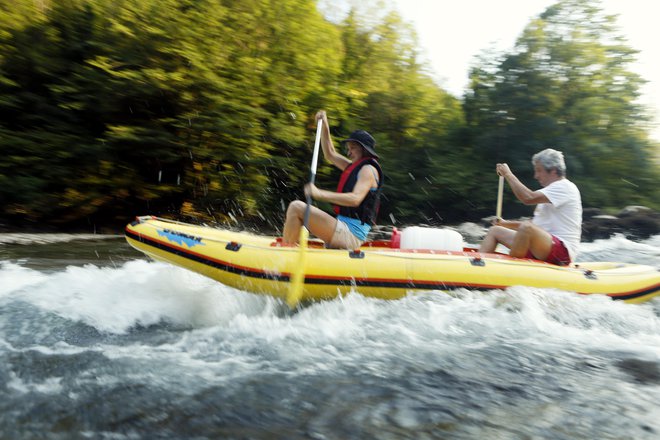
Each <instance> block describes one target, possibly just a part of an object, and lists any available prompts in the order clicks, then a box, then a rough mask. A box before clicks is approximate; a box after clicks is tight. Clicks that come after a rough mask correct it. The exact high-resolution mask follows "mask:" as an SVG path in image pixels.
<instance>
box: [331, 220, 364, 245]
mask: <svg viewBox="0 0 660 440" xmlns="http://www.w3.org/2000/svg"><path fill="white" fill-rule="evenodd" d="M361 244H362V241H361V240H360V239H359V238H357V237H356V236H355V235H353V233H352V232H351V231H350V229H348V225H347V224H346V223H344V222H341V221H339V220H337V226H336V227H335V233H334V234H333V235H332V240H330V243H328V247H331V248H335V249H348V250H351V251H352V250H355V249H359V247H360V245H361Z"/></svg>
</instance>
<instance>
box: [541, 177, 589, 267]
mask: <svg viewBox="0 0 660 440" xmlns="http://www.w3.org/2000/svg"><path fill="white" fill-rule="evenodd" d="M539 191H541V192H542V193H543V194H545V196H546V197H547V198H548V200H550V203H540V204H538V205H536V210H534V219H533V220H532V221H533V223H534V224H535V225H537V226H540V227H542V228H543V229H545V230H546V231H548V232H549V233H550V234H552V235H554V236H555V237H557V238H559V239H560V240H561V241H562V242H563V243H564V245H565V246H566V249H567V250H568V253H569V255H570V257H571V261H575V256H576V255H577V253H578V247H579V245H580V237H581V236H582V198H581V197H580V190H579V189H578V188H577V186H575V184H574V183H573V182H571V181H570V180H568V179H565V178H564V179H560V180H557V181H555V182H552V183H551V184H550V185H548V186H546V187H545V188H541V189H540V190H539Z"/></svg>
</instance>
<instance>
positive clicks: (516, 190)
mask: <svg viewBox="0 0 660 440" xmlns="http://www.w3.org/2000/svg"><path fill="white" fill-rule="evenodd" d="M532 165H534V178H535V179H536V180H537V181H538V182H539V183H540V184H541V186H542V188H541V189H539V190H536V191H532V190H531V189H529V188H527V187H526V186H525V185H524V184H523V183H522V182H520V180H518V178H517V177H516V176H515V175H514V174H513V173H512V172H511V170H510V169H509V166H508V165H507V164H505V163H498V164H497V167H496V171H497V174H499V175H500V176H502V177H504V178H505V179H506V181H507V183H508V184H509V186H510V187H511V190H512V191H513V194H514V195H515V196H516V197H517V198H518V200H520V201H521V202H523V203H524V204H525V205H537V206H536V209H535V211H534V218H533V219H532V221H524V222H519V221H510V220H503V219H501V218H497V219H495V221H494V222H493V226H492V227H491V228H490V229H489V230H488V235H486V238H485V239H484V241H483V242H482V243H481V247H480V248H479V252H494V251H495V248H496V247H497V244H498V243H502V244H503V245H504V246H506V247H508V248H509V249H510V251H509V255H511V256H512V257H518V258H534V259H537V260H541V261H547V262H548V263H552V264H557V265H560V266H564V265H568V264H570V263H571V262H572V261H575V256H576V254H577V251H578V246H579V244H580V237H581V235H582V199H581V197H580V191H579V190H578V188H577V186H575V184H574V183H573V182H571V181H570V180H568V179H567V178H566V164H565V163H564V155H563V154H562V153H561V151H557V150H553V149H552V148H547V149H545V150H543V151H541V152H539V153H536V154H535V155H534V156H533V157H532Z"/></svg>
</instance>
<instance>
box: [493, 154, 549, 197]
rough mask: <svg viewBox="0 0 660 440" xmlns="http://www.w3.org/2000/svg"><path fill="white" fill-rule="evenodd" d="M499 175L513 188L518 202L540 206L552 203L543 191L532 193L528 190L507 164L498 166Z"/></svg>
mask: <svg viewBox="0 0 660 440" xmlns="http://www.w3.org/2000/svg"><path fill="white" fill-rule="evenodd" d="M497 174H499V175H500V176H502V177H504V178H505V179H506V181H507V183H508V184H509V187H511V191H513V194H514V195H515V196H516V198H517V199H518V200H520V201H521V202H523V203H524V204H525V205H538V204H539V203H550V200H548V198H547V197H546V196H545V194H543V193H542V192H541V191H532V190H531V189H529V188H527V187H526V186H525V185H524V184H523V183H522V182H521V181H520V180H518V178H517V177H516V176H515V174H513V173H512V172H511V169H509V166H508V165H507V164H505V163H504V164H502V163H498V164H497Z"/></svg>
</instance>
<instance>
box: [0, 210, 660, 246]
mask: <svg viewBox="0 0 660 440" xmlns="http://www.w3.org/2000/svg"><path fill="white" fill-rule="evenodd" d="M493 218H494V217H492V216H491V217H485V218H483V219H481V221H480V222H464V223H461V224H459V225H453V226H452V225H434V226H433V227H444V226H448V227H451V228H453V229H456V230H457V231H459V232H460V233H461V234H462V235H463V237H464V239H465V241H466V242H467V243H478V242H480V241H481V240H482V239H483V238H484V236H485V235H486V232H487V230H488V228H489V227H490V225H491V222H492V220H493ZM523 219H526V218H521V219H520V220H523ZM181 220H182V221H186V222H189V223H196V222H195V221H194V219H189V218H188V219H185V220H184V219H181ZM129 221H130V220H128V219H127V220H126V223H128V222H129ZM124 226H125V225H117V226H106V227H97V226H96V225H91V226H90V227H89V228H55V227H53V226H51V225H42V226H40V227H37V226H35V225H33V224H32V225H27V226H26V227H24V228H16V227H10V226H6V225H3V224H1V223H0V234H12V235H13V236H14V237H16V239H17V241H21V240H20V237H21V234H26V235H33V234H53V235H58V234H62V235H64V236H68V234H92V235H98V236H105V235H110V236H116V235H122V234H123V228H124ZM215 226H218V227H229V225H215ZM238 226H239V225H233V226H232V229H234V228H236V227H238ZM241 227H242V228H243V229H248V230H251V231H253V232H255V233H263V234H268V235H277V234H278V233H279V231H273V230H271V229H268V230H266V229H263V230H260V228H259V227H255V226H252V227H247V226H246V225H241ZM397 227H398V229H403V228H404V227H405V226H401V225H397ZM391 231H392V226H391V225H380V226H377V227H375V228H374V230H373V234H372V235H374V236H375V237H376V238H378V239H389V236H390V234H391ZM615 234H622V235H624V236H625V237H627V238H629V239H631V240H642V239H646V238H649V237H651V236H654V235H659V234H660V212H657V211H654V210H652V209H651V208H648V207H646V206H627V207H625V208H623V209H622V210H620V211H619V212H618V213H617V214H616V215H611V214H605V213H604V212H603V210H601V209H598V208H585V209H584V211H583V223H582V241H583V242H591V241H594V240H598V239H604V238H605V239H606V238H610V237H611V236H613V235H615Z"/></svg>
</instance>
